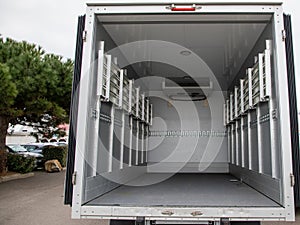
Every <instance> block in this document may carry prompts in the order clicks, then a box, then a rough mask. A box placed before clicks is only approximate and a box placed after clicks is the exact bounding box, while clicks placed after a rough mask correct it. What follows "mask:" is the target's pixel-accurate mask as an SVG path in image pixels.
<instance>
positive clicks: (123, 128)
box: [120, 111, 125, 169]
mask: <svg viewBox="0 0 300 225" xmlns="http://www.w3.org/2000/svg"><path fill="white" fill-rule="evenodd" d="M121 129H122V130H121V140H120V169H123V168H124V145H125V142H124V138H125V112H124V111H122V128H121Z"/></svg>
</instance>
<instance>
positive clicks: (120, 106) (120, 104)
mask: <svg viewBox="0 0 300 225" xmlns="http://www.w3.org/2000/svg"><path fill="white" fill-rule="evenodd" d="M123 80H124V70H120V89H119V104H118V106H119V108H120V109H121V108H122V107H123V86H124V84H123Z"/></svg>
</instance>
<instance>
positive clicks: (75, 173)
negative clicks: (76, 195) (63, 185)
mask: <svg viewBox="0 0 300 225" xmlns="http://www.w3.org/2000/svg"><path fill="white" fill-rule="evenodd" d="M76 177H77V172H76V171H75V172H74V173H73V175H72V184H73V185H76Z"/></svg>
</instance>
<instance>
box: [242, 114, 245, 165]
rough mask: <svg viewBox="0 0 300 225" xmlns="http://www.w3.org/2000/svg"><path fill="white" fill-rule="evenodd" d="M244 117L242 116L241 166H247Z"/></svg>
mask: <svg viewBox="0 0 300 225" xmlns="http://www.w3.org/2000/svg"><path fill="white" fill-rule="evenodd" d="M244 122H245V120H244V117H242V118H241V160H242V164H241V166H242V167H243V168H244V167H245V135H244V125H245V124H244Z"/></svg>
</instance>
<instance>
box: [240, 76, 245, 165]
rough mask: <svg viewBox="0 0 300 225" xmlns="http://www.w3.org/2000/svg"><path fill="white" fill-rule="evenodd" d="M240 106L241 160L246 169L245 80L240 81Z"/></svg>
mask: <svg viewBox="0 0 300 225" xmlns="http://www.w3.org/2000/svg"><path fill="white" fill-rule="evenodd" d="M240 101H241V102H240V104H241V159H242V165H241V166H242V167H245V134H244V133H245V131H244V126H245V120H244V117H243V114H244V112H245V106H244V80H240Z"/></svg>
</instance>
